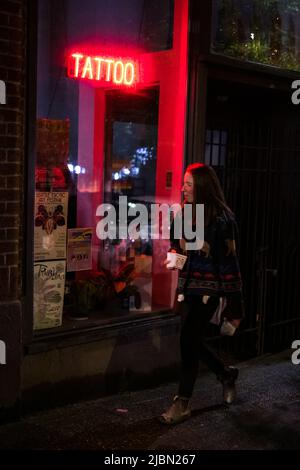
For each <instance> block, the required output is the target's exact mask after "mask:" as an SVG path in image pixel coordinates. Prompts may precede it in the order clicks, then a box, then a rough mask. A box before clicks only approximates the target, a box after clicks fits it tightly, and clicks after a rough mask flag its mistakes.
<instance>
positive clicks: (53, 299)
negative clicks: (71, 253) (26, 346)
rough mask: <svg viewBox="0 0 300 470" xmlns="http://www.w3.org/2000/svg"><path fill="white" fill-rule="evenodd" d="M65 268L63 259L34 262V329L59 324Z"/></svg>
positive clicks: (60, 321) (60, 320) (62, 303)
mask: <svg viewBox="0 0 300 470" xmlns="http://www.w3.org/2000/svg"><path fill="white" fill-rule="evenodd" d="M65 270H66V262H65V261H40V262H38V263H35V264H34V296H33V300H34V302H33V305H34V310H33V311H34V317H33V318H34V329H43V328H53V327H55V326H60V325H61V323H62V312H63V305H64V290H65Z"/></svg>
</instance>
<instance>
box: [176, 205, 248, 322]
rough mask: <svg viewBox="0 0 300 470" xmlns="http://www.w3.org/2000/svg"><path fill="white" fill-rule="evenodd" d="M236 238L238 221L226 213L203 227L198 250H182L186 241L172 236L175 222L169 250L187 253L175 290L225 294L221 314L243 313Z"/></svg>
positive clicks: (238, 314)
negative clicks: (202, 239) (224, 302)
mask: <svg viewBox="0 0 300 470" xmlns="http://www.w3.org/2000/svg"><path fill="white" fill-rule="evenodd" d="M183 233H184V232H183ZM237 238H238V229H237V224H236V222H235V220H234V218H233V217H230V216H228V215H227V214H226V213H225V212H223V213H222V214H221V215H219V216H217V217H216V219H215V220H214V222H213V223H212V224H210V225H208V226H206V227H205V229H204V244H203V247H202V248H201V250H189V251H185V240H184V239H181V240H176V239H175V238H174V222H173V223H172V226H171V232H170V241H171V247H170V249H172V250H176V252H177V253H183V254H186V255H187V256H188V259H187V262H186V263H185V266H184V268H183V270H182V271H180V272H179V279H178V292H183V291H184V293H185V295H187V296H189V295H201V296H203V295H207V296H218V297H226V300H227V307H226V309H225V311H224V312H223V316H226V317H227V318H228V319H230V318H231V319H233V318H242V317H243V316H244V306H243V297H242V280H241V273H240V267H239V261H238V255H237V249H236V240H237Z"/></svg>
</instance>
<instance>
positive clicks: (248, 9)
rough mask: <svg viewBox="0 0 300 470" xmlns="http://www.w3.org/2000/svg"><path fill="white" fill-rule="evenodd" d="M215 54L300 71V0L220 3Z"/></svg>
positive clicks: (216, 15) (217, 3)
mask: <svg viewBox="0 0 300 470" xmlns="http://www.w3.org/2000/svg"><path fill="white" fill-rule="evenodd" d="M212 50H213V52H216V53H220V54H224V55H226V56H231V57H236V58H238V59H242V60H246V61H251V62H260V63H264V64H268V65H272V66H275V67H279V68H282V69H289V70H300V61H299V59H300V3H299V1H298V0H251V1H250V0H216V1H214V2H213V41H212Z"/></svg>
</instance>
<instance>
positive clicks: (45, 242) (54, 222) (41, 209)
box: [34, 192, 68, 261]
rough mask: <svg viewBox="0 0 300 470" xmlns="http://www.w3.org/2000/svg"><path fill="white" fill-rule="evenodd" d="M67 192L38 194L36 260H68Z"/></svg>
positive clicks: (36, 203) (35, 241) (35, 220)
mask: <svg viewBox="0 0 300 470" xmlns="http://www.w3.org/2000/svg"><path fill="white" fill-rule="evenodd" d="M67 216H68V193H67V192H36V193H35V218H34V260H35V261H41V260H52V259H65V258H66V239H67Z"/></svg>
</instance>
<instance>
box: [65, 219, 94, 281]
mask: <svg viewBox="0 0 300 470" xmlns="http://www.w3.org/2000/svg"><path fill="white" fill-rule="evenodd" d="M92 235H93V229H92V228H71V229H69V230H68V258H67V271H68V272H70V271H85V270H87V269H92Z"/></svg>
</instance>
